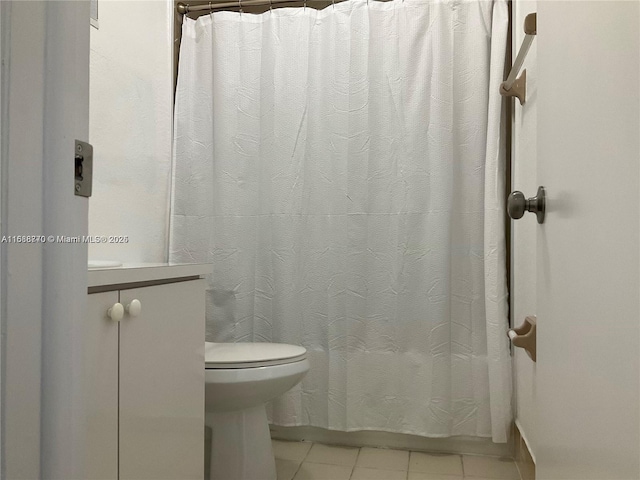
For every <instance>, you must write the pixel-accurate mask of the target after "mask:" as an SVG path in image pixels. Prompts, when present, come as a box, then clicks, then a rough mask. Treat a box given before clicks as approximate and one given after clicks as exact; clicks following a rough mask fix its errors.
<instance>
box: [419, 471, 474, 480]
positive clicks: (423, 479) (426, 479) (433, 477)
mask: <svg viewBox="0 0 640 480" xmlns="http://www.w3.org/2000/svg"><path fill="white" fill-rule="evenodd" d="M408 479H409V480H462V476H461V475H443V474H441V473H425V472H409V477H408Z"/></svg>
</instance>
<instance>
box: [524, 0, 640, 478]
mask: <svg viewBox="0 0 640 480" xmlns="http://www.w3.org/2000/svg"><path fill="white" fill-rule="evenodd" d="M639 6H640V4H639V3H638V2H624V1H607V2H597V1H590V2H555V1H551V2H548V1H540V2H538V35H537V38H536V41H537V42H539V43H538V57H537V58H538V92H537V95H538V97H537V102H538V132H537V133H538V142H537V150H538V162H537V163H538V171H537V175H538V181H539V183H540V184H541V185H544V186H545V187H546V188H547V193H548V203H547V206H548V210H547V219H546V221H545V223H544V224H543V225H540V226H539V227H538V228H537V262H536V267H537V312H534V313H536V314H537V317H538V333H537V335H538V352H537V357H538V362H537V391H536V408H537V419H538V423H537V430H536V446H537V451H536V456H537V459H536V460H537V465H536V466H537V478H538V479H553V480H557V479H569V478H571V479H581V480H586V479H598V480H604V479H606V480H611V479H627V480H629V479H634V480H635V479H638V478H640V463H639V456H640V440H639V427H640V418H639V407H640V396H639V369H638V359H639V356H640V350H639V336H640V330H639V323H640V321H639V319H640V311H639V290H640V281H639V267H640V262H639V241H638V234H639V231H638V225H639V219H640V211H639V169H638V163H639V162H638V158H639V140H638V138H639V133H640V123H639V101H638V99H639V85H640V84H639V76H638V73H639V71H640V65H639V58H640V49H639V36H638V30H639V19H640V9H639ZM524 220H528V221H534V220H533V219H532V218H528V219H523V220H520V221H524Z"/></svg>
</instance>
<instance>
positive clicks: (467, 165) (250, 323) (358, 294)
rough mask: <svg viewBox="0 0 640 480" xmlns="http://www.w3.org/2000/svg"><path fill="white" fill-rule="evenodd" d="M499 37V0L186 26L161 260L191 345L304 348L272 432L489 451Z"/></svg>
mask: <svg viewBox="0 0 640 480" xmlns="http://www.w3.org/2000/svg"><path fill="white" fill-rule="evenodd" d="M506 38H507V6H506V2H505V0H494V1H459V0H455V1H435V0H430V1H421V0H405V1H402V0H394V1H390V2H376V1H373V0H370V1H369V2H367V1H360V0H355V1H354V0H352V1H348V2H343V3H338V4H335V5H333V6H329V7H328V8H325V9H324V10H320V11H317V10H314V9H311V8H284V9H274V10H273V11H268V12H266V13H264V14H262V15H251V14H247V13H235V12H220V13H214V14H212V15H208V16H203V17H200V18H198V20H197V21H194V20H190V19H187V18H186V19H185V21H184V25H183V33H182V46H181V50H180V67H179V77H178V87H177V94H176V107H175V168H174V195H173V199H174V201H173V207H172V217H171V224H172V228H171V232H172V233H171V260H172V261H174V262H211V263H213V265H214V273H213V275H212V276H211V277H210V279H209V285H210V286H209V290H208V296H207V302H208V303H207V339H208V340H211V341H219V342H245V341H248V342H262V341H268V342H284V343H292V344H299V345H303V346H304V347H306V348H307V350H308V356H309V359H310V362H311V370H310V371H309V374H308V375H307V377H306V378H305V379H304V380H303V382H302V383H301V384H300V385H299V386H297V387H296V388H294V389H293V390H291V391H290V392H288V393H287V394H286V395H284V396H283V397H281V398H279V399H277V400H276V401H274V402H273V405H272V407H271V409H270V416H271V419H272V421H273V422H274V423H276V424H279V425H312V426H318V427H324V428H329V429H337V430H345V431H353V430H381V431H390V432H403V433H410V434H417V435H425V436H431V437H445V436H451V435H473V436H481V437H492V438H493V440H494V441H496V442H504V441H506V438H507V430H508V427H509V425H510V421H511V407H510V398H511V380H510V378H511V377H510V357H509V345H508V339H507V337H506V335H505V333H506V329H507V304H506V298H507V294H506V284H505V239H504V178H503V177H504V147H503V145H502V142H501V140H500V128H501V115H500V114H501V97H500V96H499V93H498V87H499V83H500V81H501V79H502V75H503V68H504V58H505V48H506V43H507V40H506Z"/></svg>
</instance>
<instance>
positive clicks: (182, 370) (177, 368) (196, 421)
mask: <svg viewBox="0 0 640 480" xmlns="http://www.w3.org/2000/svg"><path fill="white" fill-rule="evenodd" d="M203 282H204V280H193V281H186V282H178V283H171V284H166V285H157V286H152V287H144V288H136V289H131V290H122V291H121V292H120V303H122V304H123V305H124V306H125V308H126V307H127V306H128V305H131V303H132V302H133V301H134V300H138V301H139V302H140V306H141V311H140V314H139V315H138V316H135V317H134V316H131V314H126V315H125V317H124V319H123V320H122V321H121V322H120V480H144V479H148V480H162V479H166V480H176V479H180V480H196V479H197V480H202V478H203V477H204V317H205V312H204V308H205V299H204V291H205V287H204V283H203Z"/></svg>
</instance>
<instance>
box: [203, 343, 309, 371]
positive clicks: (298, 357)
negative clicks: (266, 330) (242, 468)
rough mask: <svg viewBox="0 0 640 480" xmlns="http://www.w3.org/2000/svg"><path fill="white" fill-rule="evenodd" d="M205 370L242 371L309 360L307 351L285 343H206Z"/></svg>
mask: <svg viewBox="0 0 640 480" xmlns="http://www.w3.org/2000/svg"><path fill="white" fill-rule="evenodd" d="M204 357H205V369H207V370H217V369H241V368H258V367H269V366H273V365H285V364H289V363H295V362H299V361H302V360H304V359H306V358H307V350H306V349H305V348H304V347H300V346H297V345H287V344H284V343H264V342H256V343H212V342H205V353H204Z"/></svg>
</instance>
